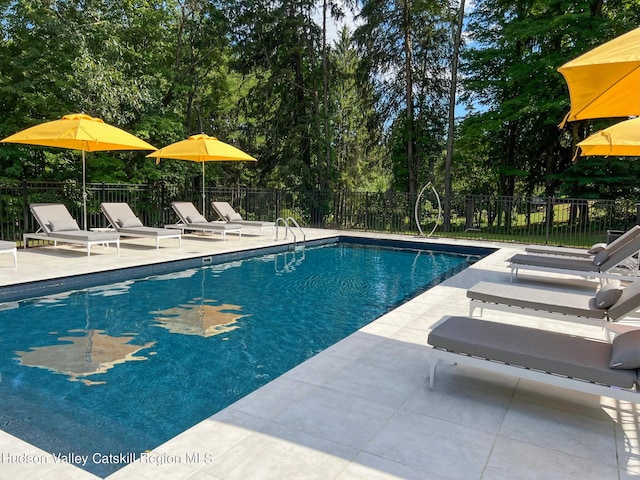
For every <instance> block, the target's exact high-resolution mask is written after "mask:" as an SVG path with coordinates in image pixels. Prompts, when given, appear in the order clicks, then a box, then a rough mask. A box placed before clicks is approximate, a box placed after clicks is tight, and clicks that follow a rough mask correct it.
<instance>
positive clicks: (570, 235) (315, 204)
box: [0, 182, 640, 246]
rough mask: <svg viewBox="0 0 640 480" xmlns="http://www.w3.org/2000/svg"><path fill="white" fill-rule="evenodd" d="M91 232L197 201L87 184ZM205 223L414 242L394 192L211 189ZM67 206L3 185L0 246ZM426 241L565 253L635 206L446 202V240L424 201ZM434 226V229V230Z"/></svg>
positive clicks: (411, 201)
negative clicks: (530, 246) (41, 214)
mask: <svg viewBox="0 0 640 480" xmlns="http://www.w3.org/2000/svg"><path fill="white" fill-rule="evenodd" d="M87 193H88V196H87V218H88V228H93V227H104V226H106V219H105V218H104V216H103V215H102V213H101V212H100V203H102V202H126V203H128V204H129V205H130V206H131V208H132V209H133V210H134V211H135V212H136V214H137V215H138V216H139V217H140V218H141V220H142V221H143V222H144V223H145V224H146V225H152V226H162V225H164V224H168V223H174V222H176V221H177V218H176V216H175V213H174V212H173V209H172V208H171V202H173V201H176V200H182V201H192V202H193V203H194V204H195V205H196V206H197V207H198V208H199V209H202V194H201V192H200V191H199V190H196V189H194V188H193V187H192V186H178V185H169V184H161V183H159V184H154V185H129V184H88V185H87ZM205 200H206V201H205V207H204V212H203V213H204V215H205V217H207V218H210V219H215V218H216V217H217V216H216V214H215V212H214V210H213V208H212V207H211V202H212V201H227V202H229V203H230V204H231V205H232V206H233V207H234V208H235V209H236V210H238V211H239V212H240V213H241V214H242V215H243V217H245V218H247V219H254V220H275V219H277V218H280V217H282V218H287V217H293V218H294V219H295V220H296V221H297V222H298V223H299V224H300V225H301V226H313V227H321V228H332V229H338V230H359V231H374V232H392V233H408V234H416V235H417V234H419V228H418V224H417V223H416V220H415V212H416V205H415V203H416V195H410V194H406V193H398V192H384V193H372V192H368V193H367V192H344V191H338V192H292V191H286V190H266V189H251V188H245V187H235V188H218V187H209V188H207V190H206V192H205ZM40 202H60V203H64V204H65V205H66V206H67V207H68V208H69V211H70V212H71V214H72V215H73V216H74V217H75V218H76V219H78V221H80V219H81V218H82V188H81V186H80V185H78V184H77V183H75V182H70V183H38V182H22V183H14V184H2V185H0V238H3V239H13V240H18V241H19V240H20V239H21V238H22V234H23V233H24V232H34V231H36V230H37V228H38V225H37V224H36V222H35V220H34V219H33V217H32V215H31V214H30V213H29V204H31V203H40ZM418 218H419V222H420V225H419V226H420V229H421V230H422V232H424V234H428V233H430V232H431V231H432V230H433V229H434V227H435V233H434V235H435V236H446V237H457V238H476V239H483V240H493V241H505V242H509V241H512V242H523V243H538V244H552V245H567V246H587V245H591V244H593V243H596V242H604V241H607V240H608V237H611V235H615V231H618V230H627V229H628V228H629V227H631V226H633V225H635V224H637V223H640V220H639V210H638V204H637V203H636V202H635V201H631V200H586V199H567V198H553V197H552V198H540V197H526V198H524V197H490V196H484V195H468V196H463V197H461V196H457V197H454V198H453V199H452V202H451V226H450V231H449V232H443V230H442V225H441V223H442V221H441V217H440V216H439V209H438V199H437V197H436V196H435V194H431V195H427V196H426V197H423V198H422V199H421V201H420V205H419V208H418ZM436 224H437V227H436Z"/></svg>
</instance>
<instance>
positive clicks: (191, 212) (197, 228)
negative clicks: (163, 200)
mask: <svg viewBox="0 0 640 480" xmlns="http://www.w3.org/2000/svg"><path fill="white" fill-rule="evenodd" d="M171 206H172V207H173V210H174V211H175V212H176V214H177V215H178V218H179V219H180V222H179V223H177V224H176V225H175V226H174V225H169V227H171V228H173V227H177V228H180V229H182V230H183V231H194V232H203V233H219V234H220V235H222V240H225V239H226V235H227V233H237V234H238V236H239V237H240V236H242V225H239V224H237V223H229V222H222V221H220V222H209V221H208V220H207V219H206V218H205V217H204V216H202V214H201V213H200V212H199V211H198V209H197V208H196V207H195V206H194V205H193V203H191V202H173V203H172V204H171Z"/></svg>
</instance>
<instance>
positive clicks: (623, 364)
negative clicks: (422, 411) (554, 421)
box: [427, 317, 640, 403]
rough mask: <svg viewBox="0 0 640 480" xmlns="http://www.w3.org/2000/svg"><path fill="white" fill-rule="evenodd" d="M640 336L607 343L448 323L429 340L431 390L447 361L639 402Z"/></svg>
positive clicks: (458, 320)
mask: <svg viewBox="0 0 640 480" xmlns="http://www.w3.org/2000/svg"><path fill="white" fill-rule="evenodd" d="M639 333H640V331H638V330H635V331H633V332H628V333H625V334H623V335H620V336H619V337H616V339H614V341H613V343H607V342H601V341H597V340H592V339H587V338H582V337H576V336H574V335H567V334H564V333H557V332H551V331H548V330H541V329H536V328H528V327H522V326H518V325H509V324H504V323H496V322H488V321H486V320H479V319H474V318H469V317H449V318H444V319H442V320H441V321H440V322H439V324H438V325H437V326H435V328H434V329H433V330H432V331H431V333H430V334H429V336H428V340H427V342H428V343H429V344H430V345H431V346H432V347H433V348H432V350H431V366H430V377H429V387H430V388H433V385H434V381H435V374H436V367H437V366H438V363H439V362H440V360H443V361H449V362H453V363H460V364H467V365H470V366H472V367H475V368H479V369H483V370H490V371H494V372H498V373H502V374H505V375H512V376H516V377H519V378H526V379H529V380H534V381H537V382H540V383H544V384H550V385H556V386H558V387H564V388H568V389H572V390H577V391H580V392H585V393H590V394H595V395H602V396H606V397H612V398H617V399H619V400H626V401H630V402H634V403H640V395H639V394H638V393H637V390H636V388H637V377H638V370H637V368H638V367H639V366H640V363H638V362H637V360H638V358H639V357H638V355H637V353H635V352H637V350H638V346H639V345H640V336H638V334H639ZM629 352H631V354H629ZM630 357H635V358H630ZM609 365H615V366H616V367H617V368H610V366H609Z"/></svg>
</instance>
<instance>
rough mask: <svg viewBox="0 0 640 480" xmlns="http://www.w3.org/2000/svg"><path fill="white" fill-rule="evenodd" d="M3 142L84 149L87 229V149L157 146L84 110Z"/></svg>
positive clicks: (84, 196)
mask: <svg viewBox="0 0 640 480" xmlns="http://www.w3.org/2000/svg"><path fill="white" fill-rule="evenodd" d="M1 141H2V142H5V143H23V144H27V145H40V146H44V147H57V148H68V149H71V150H81V151H82V197H83V214H84V224H83V227H84V228H85V229H86V228H87V192H86V188H85V185H86V166H85V152H98V151H107V150H155V149H156V147H154V146H153V145H150V144H148V143H147V142H145V141H144V140H141V139H140V138H138V137H136V136H134V135H131V134H130V133H127V132H125V131H124V130H121V129H119V128H117V127H114V126H112V125H109V124H107V123H104V121H103V120H102V119H100V118H94V117H90V116H89V115H85V114H82V113H74V114H70V115H65V116H64V117H62V118H61V119H60V120H54V121H52V122H46V123H41V124H39V125H35V126H33V127H30V128H27V129H26V130H22V131H20V132H18V133H15V134H13V135H11V136H9V137H7V138H5V139H3V140H1Z"/></svg>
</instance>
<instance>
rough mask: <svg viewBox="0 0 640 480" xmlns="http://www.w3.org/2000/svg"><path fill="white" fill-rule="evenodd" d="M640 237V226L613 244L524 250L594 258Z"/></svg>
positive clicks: (544, 253)
mask: <svg viewBox="0 0 640 480" xmlns="http://www.w3.org/2000/svg"><path fill="white" fill-rule="evenodd" d="M638 237H640V226H638V225H635V226H634V227H632V228H630V229H629V230H627V231H626V232H625V233H624V234H622V235H620V236H619V237H618V238H616V239H615V240H613V241H612V242H611V243H609V244H606V243H595V244H593V245H592V246H591V247H590V248H569V247H551V246H547V245H529V246H528V247H526V248H525V249H524V250H525V252H527V253H533V254H535V255H560V256H563V257H580V258H593V257H594V256H595V255H596V254H598V253H599V252H601V251H602V250H604V249H605V248H609V249H613V248H617V247H618V246H619V245H623V244H625V243H627V242H629V241H631V240H633V239H634V238H638Z"/></svg>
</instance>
